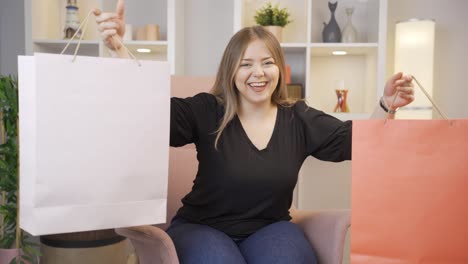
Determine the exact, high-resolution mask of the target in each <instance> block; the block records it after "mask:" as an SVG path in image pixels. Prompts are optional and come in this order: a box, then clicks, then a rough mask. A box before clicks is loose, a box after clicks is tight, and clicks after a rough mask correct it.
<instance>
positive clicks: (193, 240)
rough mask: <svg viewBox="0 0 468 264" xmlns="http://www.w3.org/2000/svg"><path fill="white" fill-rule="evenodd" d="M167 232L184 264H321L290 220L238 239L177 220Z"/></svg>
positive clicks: (202, 226)
mask: <svg viewBox="0 0 468 264" xmlns="http://www.w3.org/2000/svg"><path fill="white" fill-rule="evenodd" d="M167 233H168V234H169V236H170V237H171V238H172V241H174V245H175V247H176V251H177V255H178V257H179V261H180V263H181V264H219V263H222V264H230V263H232V264H242V263H249V264H280V263H281V264H283V263H294V264H301V263H304V264H305V263H307V264H316V263H317V260H316V257H315V253H314V251H313V249H312V246H311V245H310V244H309V242H308V241H307V238H306V237H305V235H304V233H303V232H302V230H300V229H299V227H298V226H297V225H295V224H294V223H291V222H289V221H280V222H276V223H273V224H270V225H268V226H265V227H263V228H261V229H260V230H258V231H257V232H255V233H254V234H252V235H250V236H249V237H247V238H245V239H236V238H231V237H229V236H228V235H226V234H225V233H223V232H221V231H219V230H217V229H214V228H212V227H209V226H207V225H200V224H194V223H191V222H188V221H186V220H184V219H182V218H176V219H174V220H173V221H172V223H171V226H169V228H168V229H167Z"/></svg>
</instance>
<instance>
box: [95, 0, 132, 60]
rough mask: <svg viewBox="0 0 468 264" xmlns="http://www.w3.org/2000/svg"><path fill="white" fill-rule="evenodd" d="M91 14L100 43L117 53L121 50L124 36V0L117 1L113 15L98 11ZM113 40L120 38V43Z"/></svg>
mask: <svg viewBox="0 0 468 264" xmlns="http://www.w3.org/2000/svg"><path fill="white" fill-rule="evenodd" d="M93 13H94V15H95V16H96V23H97V24H98V31H99V34H100V36H101V39H102V41H103V42H104V44H105V45H106V46H107V47H108V48H109V49H110V50H111V51H115V52H116V53H118V51H119V50H120V49H121V48H122V39H123V36H124V34H125V4H124V0H118V2H117V8H116V11H115V13H102V12H101V10H100V9H95V10H94V11H93ZM114 36H115V37H114ZM115 38H120V41H119V40H116V39H115Z"/></svg>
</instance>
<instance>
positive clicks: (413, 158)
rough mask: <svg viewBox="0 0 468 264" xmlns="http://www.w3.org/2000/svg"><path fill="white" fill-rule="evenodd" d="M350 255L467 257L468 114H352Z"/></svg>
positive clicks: (368, 261) (384, 259)
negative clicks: (422, 116)
mask: <svg viewBox="0 0 468 264" xmlns="http://www.w3.org/2000/svg"><path fill="white" fill-rule="evenodd" d="M352 144H353V152H352V159H353V161H352V205H351V207H352V210H351V211H352V217H351V263H355V264H376V263H378V264H409V263H414V264H419V263H421V264H423V263H424V264H436V263H437V264H442V263H443V264H455V263H457V264H461V263H468V224H467V223H468V205H467V204H468V195H467V188H468V160H467V153H468V120H450V121H448V120H388V121H387V122H386V123H385V124H384V121H383V120H367V121H354V123H353V142H352Z"/></svg>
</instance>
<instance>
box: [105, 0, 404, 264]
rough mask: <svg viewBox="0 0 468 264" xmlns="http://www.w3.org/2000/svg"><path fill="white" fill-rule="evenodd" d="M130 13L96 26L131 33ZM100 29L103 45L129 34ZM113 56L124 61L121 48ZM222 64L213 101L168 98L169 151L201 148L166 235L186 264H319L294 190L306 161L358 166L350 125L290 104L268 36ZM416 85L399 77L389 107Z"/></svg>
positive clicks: (246, 43) (228, 52)
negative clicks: (297, 219)
mask: <svg viewBox="0 0 468 264" xmlns="http://www.w3.org/2000/svg"><path fill="white" fill-rule="evenodd" d="M123 9H124V6H123V0H119V4H118V8H117V10H118V11H117V13H116V14H106V15H101V16H100V17H98V18H97V21H98V23H100V24H102V25H106V24H105V21H107V20H109V21H114V22H115V23H112V25H114V24H125V20H124V17H123V16H119V14H122V15H123V14H124V10H123ZM108 25H111V24H108ZM99 28H100V29H101V30H102V33H104V34H101V36H102V37H103V40H104V41H105V43H108V42H109V41H112V40H113V38H121V37H122V34H123V33H124V32H118V33H117V30H116V29H115V27H114V26H109V27H107V28H104V27H99ZM106 32H107V33H106ZM106 45H107V44H106ZM107 46H108V47H109V49H113V48H115V47H113V46H112V45H111V44H109V45H107ZM113 54H115V55H116V56H121V57H126V55H127V54H125V50H123V49H119V48H117V50H115V52H114V53H113ZM219 65H220V66H219V69H218V73H217V75H216V81H215V84H214V86H213V89H212V90H211V91H210V93H199V94H196V95H194V96H193V97H187V98H177V97H173V98H171V113H170V122H171V126H170V127H171V129H170V145H171V146H172V147H181V146H184V145H187V144H191V143H194V144H195V145H196V150H197V155H196V157H197V160H198V167H197V168H198V171H197V173H196V177H195V180H194V181H193V186H192V188H191V191H190V192H189V193H188V194H187V195H186V196H185V197H184V198H183V199H182V204H183V205H182V207H180V209H179V210H178V211H177V214H176V216H175V217H174V218H173V219H172V222H171V225H170V226H169V228H168V229H167V230H166V232H167V234H168V235H169V237H170V239H171V240H172V242H173V243H174V246H175V249H176V251H177V254H176V255H177V257H178V259H179V261H180V263H185V264H187V263H189V264H190V263H207V264H211V263H227V264H229V263H236V264H237V263H298V264H301V263H311V264H313V263H317V258H316V254H315V252H314V249H313V248H312V246H311V244H310V242H309V240H308V239H307V238H306V236H305V234H304V231H303V230H301V229H300V228H299V226H298V225H296V224H295V223H293V222H291V221H290V220H291V214H290V211H289V209H290V208H291V204H292V197H293V190H294V186H295V185H296V183H297V177H298V173H299V170H300V168H301V166H302V164H303V162H304V160H305V159H306V158H307V157H308V156H314V157H316V158H318V159H321V160H326V161H334V162H338V161H342V160H349V159H351V127H352V122H351V121H347V122H342V121H340V120H338V119H336V118H334V117H333V116H330V115H327V114H326V113H324V112H322V111H319V110H316V109H314V108H312V107H309V106H307V105H306V103H305V102H304V101H300V100H299V101H294V100H292V99H290V98H289V97H288V93H287V86H286V82H285V76H286V74H285V62H284V55H283V52H282V49H281V46H280V44H279V42H278V40H277V39H276V38H275V37H274V36H273V35H272V34H271V33H269V32H268V31H266V30H265V29H264V28H263V27H260V26H255V27H246V28H243V29H241V30H240V31H238V32H237V33H236V34H234V36H232V38H231V39H230V41H229V43H228V45H227V47H226V49H225V51H224V53H223V56H222V59H221V62H220V64H219ZM410 82H411V79H409V78H407V77H404V76H403V75H402V74H401V73H400V74H397V75H394V76H393V77H392V79H390V81H389V82H388V83H387V85H386V86H385V95H384V99H385V100H387V101H388V100H390V99H391V98H393V97H394V96H395V95H396V94H397V91H398V92H399V96H400V99H401V101H396V103H397V104H396V105H394V106H396V107H400V106H403V105H405V104H407V103H409V102H410V101H411V97H410V95H411V94H412V86H411V84H410ZM402 94H405V95H407V96H408V97H404V96H402ZM380 112H382V113H383V110H380ZM383 116H384V115H382V117H383ZM271 237H281V239H271Z"/></svg>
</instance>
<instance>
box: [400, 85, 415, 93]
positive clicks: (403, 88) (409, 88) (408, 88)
mask: <svg viewBox="0 0 468 264" xmlns="http://www.w3.org/2000/svg"><path fill="white" fill-rule="evenodd" d="M397 91H398V92H400V93H404V94H414V88H413V87H412V86H399V87H397Z"/></svg>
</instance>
